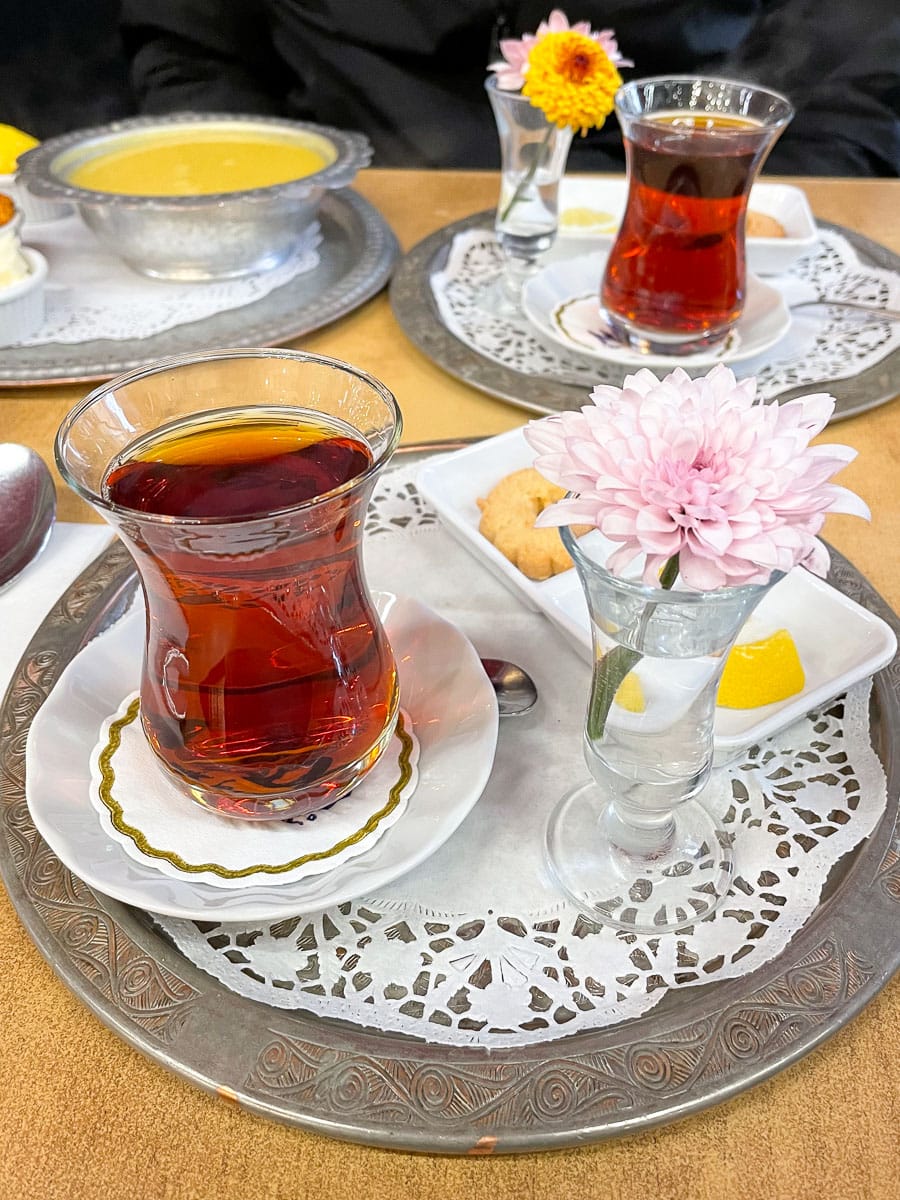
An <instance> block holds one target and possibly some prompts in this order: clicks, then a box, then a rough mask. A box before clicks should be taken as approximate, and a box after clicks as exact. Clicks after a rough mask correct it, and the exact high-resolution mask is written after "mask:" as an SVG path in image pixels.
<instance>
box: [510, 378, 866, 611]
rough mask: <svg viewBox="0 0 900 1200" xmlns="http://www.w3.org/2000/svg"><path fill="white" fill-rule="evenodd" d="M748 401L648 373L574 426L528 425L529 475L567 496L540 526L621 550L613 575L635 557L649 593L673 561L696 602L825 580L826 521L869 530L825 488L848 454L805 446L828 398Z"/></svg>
mask: <svg viewBox="0 0 900 1200" xmlns="http://www.w3.org/2000/svg"><path fill="white" fill-rule="evenodd" d="M755 397H756V381H755V379H745V380H743V381H742V382H741V383H738V382H736V380H735V377H734V374H733V373H732V372H731V371H729V370H728V368H727V367H724V366H722V365H719V366H716V367H714V368H713V370H712V371H710V373H709V374H708V375H707V376H705V377H704V378H702V379H693V380H692V379H691V378H690V377H689V376H688V375H687V374H686V372H685V371H683V370H681V368H678V369H677V370H675V371H673V372H672V374H671V375H667V376H666V377H665V379H662V380H660V379H658V378H657V377H656V376H655V375H654V374H653V372H652V371H648V370H646V369H645V370H641V371H638V373H637V374H636V375H630V376H628V377H627V378H626V380H625V382H624V385H623V386H622V388H616V387H607V386H601V387H596V388H595V389H594V391H593V392H592V393H591V399H592V400H593V404H592V405H585V406H584V408H582V409H581V411H580V412H570V413H561V414H560V415H559V416H552V417H545V418H543V419H542V420H539V421H532V422H530V423H529V424H528V425H527V426H526V429H525V437H526V439H527V440H528V443H529V445H531V447H532V448H533V449H534V450H536V451H537V455H536V458H535V466H536V467H537V469H538V470H539V471H540V472H541V473H542V474H543V475H545V476H546V477H547V478H548V479H550V480H552V481H553V482H554V483H557V484H559V485H560V486H561V487H564V488H566V489H567V490H568V491H570V492H572V493H574V495H573V496H571V497H567V498H566V499H564V500H560V501H559V502H558V503H557V504H553V505H551V506H549V507H548V508H547V509H545V510H544V512H543V513H541V515H540V517H539V518H538V520H537V524H538V525H575V524H577V525H593V526H596V527H597V528H598V529H600V530H601V532H602V533H603V534H604V535H605V536H606V537H607V538H609V539H610V541H613V542H617V543H619V548H618V549H617V550H616V551H615V552H614V553H613V554H612V555H611V556H610V558H609V561H608V562H607V564H606V565H607V567H608V568H609V570H610V571H611V572H613V574H616V575H621V574H623V572H624V571H625V570H626V568H627V567H628V566H629V565H630V564H631V563H633V562H634V561H635V560H636V559H640V558H641V557H642V556H643V560H644V561H643V580H644V582H645V583H647V584H650V585H656V584H658V581H659V573H660V571H661V569H662V567H663V566H664V565H665V564H666V563H667V562H669V560H671V559H672V558H673V557H674V556H675V555H678V565H679V569H680V572H681V579H682V581H683V583H684V585H685V586H686V587H689V588H695V589H698V590H702V591H708V590H711V589H713V588H717V587H723V586H726V585H736V584H744V583H765V582H767V581H768V579H769V576H770V575H771V573H772V571H775V570H778V571H789V570H790V569H791V568H792V567H794V566H796V565H797V564H800V565H802V566H804V567H807V568H808V569H809V570H810V571H813V572H814V573H815V574H817V575H825V574H826V572H827V570H828V565H829V558H828V552H827V550H826V549H825V546H824V545H823V544H822V542H821V541H820V540H819V538H818V537H817V534H818V533H819V532H820V530H821V528H822V525H823V524H824V521H825V514H826V513H828V512H843V513H850V514H853V515H855V516H859V517H864V518H866V519H868V518H869V517H870V513H869V509H868V507H867V506H866V504H865V503H864V502H863V501H862V500H861V499H860V498H859V497H858V496H857V495H855V493H853V492H851V491H848V489H847V488H843V487H839V486H837V485H835V484H833V483H830V482H829V480H830V479H831V476H832V475H834V474H835V473H836V472H837V471H839V470H840V469H841V468H842V467H844V466H846V464H847V463H849V462H852V461H853V459H854V458H855V457H856V451H855V450H853V449H851V448H850V447H849V446H840V445H828V446H810V444H809V443H810V441H811V439H812V438H813V437H815V436H816V434H818V433H820V432H821V431H822V430H823V429H824V428H825V426H826V424H827V423H828V419H829V418H830V416H831V413H832V410H833V409H834V398H833V397H832V396H829V395H827V394H825V393H819V394H816V395H813V396H805V397H803V398H801V399H798V400H791V401H788V402H787V403H785V404H778V403H777V402H772V403H770V404H763V403H761V402H758V401H757V400H756V398H755Z"/></svg>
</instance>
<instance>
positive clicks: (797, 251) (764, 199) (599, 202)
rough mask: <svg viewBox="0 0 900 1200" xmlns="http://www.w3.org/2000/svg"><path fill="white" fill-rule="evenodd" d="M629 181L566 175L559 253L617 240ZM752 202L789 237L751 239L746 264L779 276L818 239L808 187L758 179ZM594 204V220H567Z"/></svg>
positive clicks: (596, 247)
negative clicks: (579, 222)
mask: <svg viewBox="0 0 900 1200" xmlns="http://www.w3.org/2000/svg"><path fill="white" fill-rule="evenodd" d="M627 193H628V187H627V182H626V180H625V179H622V178H607V177H604V176H602V175H593V176H592V175H566V176H565V177H564V179H563V181H562V183H561V185H560V189H559V238H558V241H557V247H558V249H557V251H556V254H558V255H562V254H570V253H572V252H574V251H575V250H576V247H578V248H579V250H580V249H587V248H588V247H589V248H590V249H593V250H599V249H601V248H604V247H608V246H611V245H612V241H613V238H614V237H615V234H616V230H617V229H618V228H619V222H620V221H621V220H622V214H623V213H624V211H625V198H626V195H627ZM749 207H750V208H751V209H753V210H755V211H756V212H760V213H765V215H766V216H769V217H774V218H775V219H776V220H777V221H779V222H780V223H781V225H782V226H783V227H784V231H785V235H786V236H785V237H783V238H777V237H750V238H747V266H748V267H749V269H750V270H751V271H753V272H755V274H757V275H778V274H779V273H780V272H782V271H786V270H787V269H788V267H789V266H790V265H791V264H792V263H794V262H796V261H797V259H799V258H802V257H803V255H804V254H809V252H810V251H811V250H812V249H813V247H814V246H815V245H816V243H817V242H818V240H819V234H818V231H817V229H816V223H815V221H814V220H813V215H812V212H811V211H810V207H809V202H808V200H807V199H806V194H805V192H803V191H801V189H800V188H798V187H791V186H790V185H788V184H786V183H755V184H754V185H753V187H752V188H751V190H750V201H749ZM574 209H589V210H591V211H592V212H595V213H597V214H598V216H597V220H596V222H595V223H594V224H592V225H570V224H567V217H566V214H567V212H571V211H572V210H574Z"/></svg>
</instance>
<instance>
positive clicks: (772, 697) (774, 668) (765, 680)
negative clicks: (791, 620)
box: [717, 629, 806, 708]
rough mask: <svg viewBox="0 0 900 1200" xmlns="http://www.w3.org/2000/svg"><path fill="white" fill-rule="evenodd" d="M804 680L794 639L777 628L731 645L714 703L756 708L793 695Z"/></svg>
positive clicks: (802, 684) (722, 705)
mask: <svg viewBox="0 0 900 1200" xmlns="http://www.w3.org/2000/svg"><path fill="white" fill-rule="evenodd" d="M805 683H806V677H805V675H804V674H803V664H802V663H801V661H800V655H799V654H798V653H797V646H796V644H795V642H794V639H793V638H792V637H791V635H790V634H789V633H788V631H787V630H786V629H779V630H777V631H776V632H775V633H772V634H770V635H769V636H768V637H764V638H759V639H758V640H756V641H752V642H750V641H748V642H738V644H737V645H736V646H734V647H733V648H732V651H731V653H730V654H729V655H728V658H727V659H726V660H725V670H724V671H723V672H722V678H721V681H720V682H719V695H718V701H717V703H718V704H719V706H720V707H721V708H759V707H761V706H762V705H764V704H775V703H777V702H778V701H780V700H787V698H788V697H789V696H796V695H797V693H798V692H802V691H803V687H804V684H805Z"/></svg>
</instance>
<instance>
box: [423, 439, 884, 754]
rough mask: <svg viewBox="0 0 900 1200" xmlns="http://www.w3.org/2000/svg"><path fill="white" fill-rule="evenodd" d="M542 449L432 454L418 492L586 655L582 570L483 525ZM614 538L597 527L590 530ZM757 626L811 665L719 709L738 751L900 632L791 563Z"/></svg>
mask: <svg viewBox="0 0 900 1200" xmlns="http://www.w3.org/2000/svg"><path fill="white" fill-rule="evenodd" d="M533 459H534V452H533V451H532V449H531V448H530V447H529V445H528V444H527V442H526V441H525V438H524V436H523V434H522V430H521V429H514V430H511V431H510V432H509V433H503V434H500V436H499V437H494V438H488V439H487V440H485V441H483V442H479V443H477V444H476V445H473V446H470V447H467V448H466V449H465V450H459V451H456V452H455V453H454V454H449V455H446V456H442V457H440V458H435V459H431V460H429V461H428V462H426V463H424V464H423V466H422V468H421V470H420V472H419V476H418V481H417V482H418V487H419V491H420V492H421V493H422V495H423V496H424V497H425V499H426V500H427V501H428V502H429V503H430V504H431V505H432V506H433V507H434V508H435V510H436V511H437V513H438V514H439V516H440V517H441V520H442V521H443V522H444V524H445V525H446V527H447V529H449V530H450V531H451V532H452V533H453V534H454V536H455V537H457V538H458V539H459V541H460V542H461V543H462V544H463V545H464V546H465V547H466V549H467V550H469V551H470V552H471V553H472V554H473V555H474V556H475V557H476V558H477V559H478V560H479V562H481V563H482V564H483V565H484V566H486V567H487V568H488V569H489V570H490V571H493V572H494V574H495V575H497V576H498V577H499V578H500V579H501V580H502V582H503V583H505V584H506V586H507V587H508V588H509V589H510V591H511V592H512V593H513V594H514V595H515V596H516V597H517V598H518V599H519V600H521V601H522V603H524V604H525V605H527V606H528V607H529V608H531V609H534V610H536V611H539V612H543V613H544V614H545V616H547V617H548V618H549V619H550V620H551V621H552V622H553V624H554V625H556V627H557V628H558V629H560V630H561V631H562V632H563V633H564V634H565V635H566V637H567V638H568V639H569V640H570V641H571V642H572V644H573V645H574V646H575V648H576V649H577V650H578V652H579V653H580V654H581V655H582V656H583V657H584V659H585V660H586V661H588V662H590V660H591V633H590V624H589V621H588V614H587V606H586V604H585V600H584V594H583V592H582V590H581V585H580V583H579V582H578V578H577V576H576V574H575V571H574V569H572V570H570V571H565V572H563V574H561V575H556V576H555V577H554V578H552V579H546V580H542V581H540V582H535V581H534V580H532V579H529V578H528V577H527V576H525V575H523V574H522V572H521V571H519V570H518V569H517V568H516V567H514V566H513V565H512V563H511V562H510V561H509V560H508V559H507V558H506V557H505V556H504V555H503V554H501V553H500V551H499V550H498V549H497V548H496V547H495V546H494V545H493V544H492V543H491V542H489V541H488V540H487V538H485V537H483V536H482V535H481V534H480V533H479V532H478V523H479V521H480V519H481V511H480V509H479V508H478V499H479V497H484V496H486V495H487V493H488V492H489V491H490V489H491V488H492V487H493V486H494V484H496V483H497V482H499V480H500V479H502V478H503V476H504V475H507V474H509V473H510V472H511V471H517V470H519V469H520V468H521V467H528V466H531V465H532V462H533ZM586 538H589V539H591V540H592V542H593V544H594V545H595V546H597V547H600V546H603V545H604V544H605V545H609V543H608V542H606V539H605V538H603V536H602V534H600V533H599V532H598V531H594V532H592V533H589V534H587V535H586ZM753 623H754V627H755V628H756V627H763V626H765V627H770V628H776V629H782V628H784V629H787V630H789V631H790V633H791V635H792V637H793V638H794V641H795V643H796V645H797V650H798V653H799V655H800V661H801V662H802V664H803V670H804V674H805V676H806V683H805V686H804V688H803V691H802V692H799V693H797V695H795V696H791V697H789V698H788V699H787V700H782V701H779V702H778V703H775V704H767V705H764V706H762V707H759V708H752V709H726V708H718V709H717V710H716V725H715V727H716V748H717V750H719V751H735V750H739V749H741V748H743V747H745V746H750V745H752V744H753V743H754V742H757V741H759V740H760V738H765V737H769V736H770V735H771V734H773V733H775V732H776V731H777V730H778V729H782V728H784V727H785V726H787V725H790V724H791V722H792V721H795V720H797V718H798V717H801V716H802V715H803V714H804V713H806V712H808V711H809V710H810V709H811V708H815V707H816V706H818V705H820V704H823V703H825V702H826V701H827V700H830V699H831V698H832V697H834V696H837V695H839V694H840V693H841V692H843V691H844V690H845V689H846V688H848V687H850V685H851V684H853V683H856V682H858V681H859V680H860V679H865V678H866V677H867V676H869V675H872V674H874V673H875V671H878V670H880V669H881V667H883V666H885V665H886V664H887V663H889V662H890V661H891V659H892V658H893V657H894V654H895V652H896V649H897V639H896V638H895V636H894V632H893V630H892V629H891V627H890V626H889V625H888V624H886V622H884V621H882V620H881V618H880V617H876V616H874V615H873V614H872V613H870V612H867V611H866V609H864V608H862V607H861V606H860V605H859V604H857V603H856V602H855V601H854V600H851V599H850V598H849V597H847V596H845V595H843V594H842V593H841V592H838V591H837V590H836V589H835V588H833V587H831V586H830V584H827V583H825V582H824V580H821V579H818V578H817V577H816V576H814V575H811V574H810V573H809V572H808V571H805V570H803V569H802V568H799V567H798V568H796V569H795V570H793V571H791V572H790V574H789V575H787V576H786V577H785V578H784V579H783V580H782V581H781V582H780V583H778V584H777V585H776V586H775V587H774V588H772V590H771V592H769V594H768V595H767V596H766V597H765V599H764V600H763V601H762V602H761V604H760V605H759V607H758V608H757V610H756V612H755V614H754V617H753Z"/></svg>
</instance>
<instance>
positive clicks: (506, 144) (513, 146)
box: [482, 77, 572, 316]
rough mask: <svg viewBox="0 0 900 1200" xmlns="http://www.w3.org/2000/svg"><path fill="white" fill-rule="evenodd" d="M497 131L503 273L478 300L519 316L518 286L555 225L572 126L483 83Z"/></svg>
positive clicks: (518, 94) (545, 247) (490, 81)
mask: <svg viewBox="0 0 900 1200" xmlns="http://www.w3.org/2000/svg"><path fill="white" fill-rule="evenodd" d="M485 88H486V89H487V94H488V98H489V100H490V102H491V108H492V110H493V113H494V120H495V121H496V122H497V132H498V134H499V136H500V158H501V175H500V200H499V202H498V204H497V215H496V218H495V221H494V228H495V230H496V233H497V240H498V241H499V243H500V249H501V251H502V252H503V262H504V265H503V272H502V274H501V276H500V278H499V279H498V280H497V282H496V284H495V285H494V286H493V287H492V288H491V289H490V290H489V291H488V293H487V295H486V296H485V297H484V299H483V301H482V304H483V307H485V308H486V309H487V310H489V311H491V312H494V313H496V314H497V315H499V316H505V315H511V314H519V315H521V311H522V305H521V295H522V287H523V285H524V283H525V281H526V279H528V277H529V276H530V275H531V274H532V273H533V272H534V269H535V265H536V263H537V261H538V259H539V258H540V256H541V255H542V254H544V253H545V252H546V251H547V250H549V249H550V247H551V246H552V245H553V243H554V241H555V240H556V232H557V229H558V227H559V185H560V181H561V180H562V177H563V174H564V172H565V169H566V159H567V157H568V154H569V147H570V145H571V144H572V130H571V129H569V128H568V127H565V128H563V129H560V128H558V126H556V125H554V124H553V123H552V122H551V121H548V120H547V118H546V117H545V116H544V114H543V112H542V111H541V110H540V109H539V108H537V107H535V105H533V104H532V103H531V101H530V100H529V99H528V97H527V96H523V95H522V94H521V92H507V91H503V90H502V89H501V88H499V87H498V86H497V80H496V79H495V78H493V77H492V78H491V79H488V80H487V82H486V83H485Z"/></svg>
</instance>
